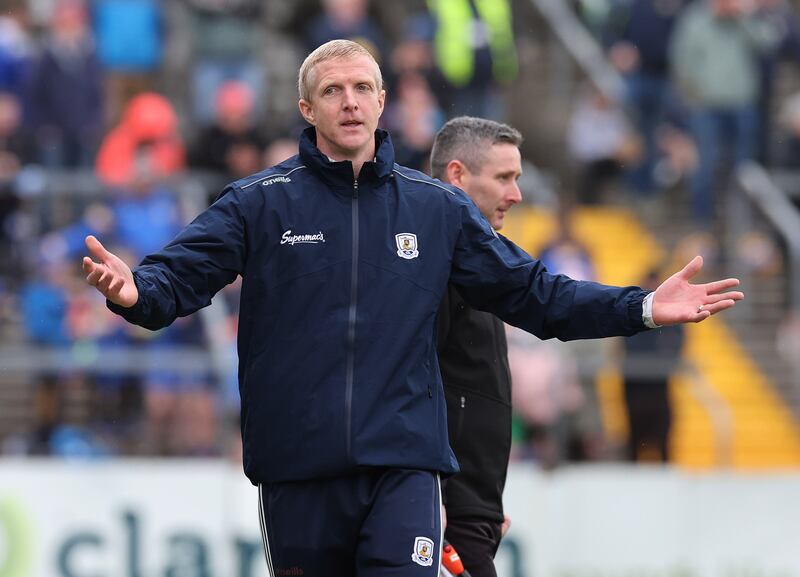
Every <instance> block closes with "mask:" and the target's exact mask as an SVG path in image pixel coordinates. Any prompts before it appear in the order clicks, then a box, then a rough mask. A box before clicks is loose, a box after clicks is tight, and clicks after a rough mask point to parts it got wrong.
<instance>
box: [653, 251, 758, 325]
mask: <svg viewBox="0 0 800 577" xmlns="http://www.w3.org/2000/svg"><path fill="white" fill-rule="evenodd" d="M702 268H703V257H701V256H696V257H694V258H693V259H692V260H691V262H690V263H689V264H687V265H686V266H685V267H683V270H681V271H679V272H676V273H675V274H674V275H672V276H671V277H669V278H668V279H667V280H665V281H664V282H663V283H661V285H659V287H658V288H657V289H656V292H655V295H653V322H654V323H656V324H657V325H674V324H679V323H699V322H700V321H703V320H705V319H707V318H708V317H710V316H711V315H713V314H716V313H718V312H720V311H724V310H725V309H729V308H731V307H732V306H733V305H735V304H736V301H740V300H742V299H743V298H744V293H742V292H739V291H730V292H724V291H726V290H728V289H730V288H733V287H735V286H738V285H739V279H735V278H728V279H725V280H718V281H714V282H710V283H706V284H691V283H690V282H689V280H690V279H691V278H692V277H694V276H695V275H696V274H697V273H698V272H700V269H702Z"/></svg>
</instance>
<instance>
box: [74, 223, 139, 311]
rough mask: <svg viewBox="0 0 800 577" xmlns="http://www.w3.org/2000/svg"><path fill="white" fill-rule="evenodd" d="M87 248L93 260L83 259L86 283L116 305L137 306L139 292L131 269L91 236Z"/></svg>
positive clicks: (87, 240)
mask: <svg viewBox="0 0 800 577" xmlns="http://www.w3.org/2000/svg"><path fill="white" fill-rule="evenodd" d="M86 248H88V249H89V254H91V255H92V256H91V258H90V257H88V256H85V257H83V272H84V273H85V274H86V282H88V283H89V284H90V285H92V286H93V287H95V288H97V290H98V291H100V293H102V295H103V296H104V297H106V298H107V299H108V300H110V301H111V302H112V303H114V304H116V305H119V306H122V307H125V308H130V307H132V306H133V305H135V304H136V301H138V300H139V291H138V289H137V288H136V283H135V282H133V273H132V272H131V269H130V267H129V266H128V265H126V264H125V263H124V262H123V261H122V259H120V258H119V257H118V256H117V255H115V254H113V253H110V252H108V251H107V250H106V249H105V247H104V246H103V245H102V244H100V241H99V240H97V239H96V238H95V237H93V236H91V235H90V236H87V237H86ZM92 259H94V260H92ZM95 260H97V261H99V262H95Z"/></svg>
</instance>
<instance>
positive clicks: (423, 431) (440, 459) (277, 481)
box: [83, 40, 743, 577]
mask: <svg viewBox="0 0 800 577" xmlns="http://www.w3.org/2000/svg"><path fill="white" fill-rule="evenodd" d="M298 85H299V92H300V101H299V107H300V112H301V113H302V115H303V117H304V118H305V119H306V120H307V121H308V123H309V124H310V125H311V126H310V127H309V128H307V129H306V130H305V132H304V133H303V135H302V137H301V139H300V146H299V150H300V153H299V154H298V155H297V156H294V157H292V158H290V159H288V160H286V161H284V162H282V163H280V164H278V165H276V166H274V167H271V168H268V169H266V170H264V171H262V172H259V173H257V174H254V175H252V176H250V177H247V178H244V179H241V180H238V181H236V182H234V183H231V184H230V185H229V186H227V187H226V188H225V190H224V191H223V193H222V194H221V195H220V197H219V198H218V199H217V200H216V202H214V204H213V205H211V206H210V207H209V208H208V209H206V210H205V211H204V212H203V213H201V214H200V215H199V216H198V217H197V218H196V219H195V220H194V221H193V222H192V223H190V224H189V225H188V226H187V227H186V228H185V229H184V230H183V231H182V232H181V233H179V234H178V236H177V237H176V238H175V239H174V240H173V241H172V242H170V243H169V244H168V245H167V246H166V247H164V248H163V249H162V250H161V251H159V252H157V253H155V254H152V255H149V256H148V257H146V258H145V259H144V260H143V261H142V263H141V264H140V265H139V266H138V267H136V269H135V270H134V271H131V270H130V269H129V268H128V266H127V265H126V264H125V263H124V262H122V261H121V260H120V259H119V258H117V257H116V256H114V255H113V254H111V253H109V252H108V251H106V250H105V249H104V248H103V247H102V245H101V244H100V242H99V241H98V240H97V239H94V238H88V239H87V248H88V249H89V252H90V254H91V258H89V257H86V258H84V260H83V268H84V271H85V273H86V278H87V281H88V282H89V283H90V284H91V285H94V286H96V287H97V288H98V290H100V292H102V293H103V294H104V295H105V296H106V297H107V299H108V301H109V307H110V308H111V309H112V310H113V311H115V312H117V313H118V314H120V315H122V316H123V317H124V318H125V319H127V320H128V321H130V322H133V323H136V324H139V325H141V326H144V327H147V328H150V329H158V328H160V327H163V326H166V325H168V324H170V323H171V322H172V321H174V320H175V318H176V317H179V316H185V315H189V314H191V313H193V312H195V311H197V310H198V309H200V308H202V307H204V306H206V305H208V304H209V303H210V302H211V298H212V297H213V296H214V295H215V294H216V293H217V292H218V291H219V290H220V289H221V288H222V287H224V286H225V285H226V284H229V283H230V282H232V281H233V280H234V279H235V278H236V277H237V275H241V276H242V289H241V290H242V297H241V307H240V312H239V336H238V351H239V383H240V392H241V399H242V440H243V448H244V469H245V474H246V475H247V476H248V478H249V479H250V480H251V481H252V482H253V484H254V485H256V486H257V487H258V490H259V512H260V515H261V529H262V535H263V538H264V546H265V552H266V556H267V564H268V567H269V570H270V573H271V575H273V576H275V575H295V574H298V575H299V574H302V575H304V577H323V576H324V577H353V576H357V577H384V576H385V577H389V576H392V577H394V576H403V577H406V576H408V577H413V576H423V575H424V576H429V577H433V576H435V575H436V574H437V573H438V566H439V560H440V556H441V542H442V535H441V531H442V523H441V517H440V487H439V479H440V476H441V475H451V474H453V473H455V472H456V471H457V470H458V466H457V464H456V460H455V458H454V456H453V453H452V451H451V450H450V447H449V444H448V438H447V425H446V412H445V401H444V394H443V391H442V385H441V377H440V375H439V365H438V360H437V355H436V347H435V344H434V333H435V321H436V314H437V310H438V308H439V304H440V302H441V299H442V297H443V296H444V293H445V291H446V289H447V284H448V282H452V283H453V284H454V285H455V286H457V287H459V289H460V291H461V293H462V295H463V296H464V298H465V299H466V300H467V302H469V303H470V304H471V305H472V306H474V307H477V308H482V309H486V310H488V311H491V312H492V313H494V314H496V315H497V316H499V317H500V318H502V319H504V320H505V321H507V322H509V323H512V324H515V325H517V326H520V327H522V328H524V329H526V330H528V331H530V332H532V333H534V334H537V335H539V336H541V337H542V338H549V337H558V338H562V339H575V338H593V337H603V336H611V335H624V334H633V333H636V332H638V331H641V330H644V329H645V328H646V326H647V325H646V323H653V322H655V323H656V324H669V323H677V322H690V321H700V320H702V319H704V318H706V317H708V316H709V315H710V314H712V313H715V312H718V311H721V310H723V309H726V308H728V307H731V306H733V305H734V302H735V301H736V300H738V299H740V298H742V297H743V295H742V294H741V293H739V292H729V293H722V292H721V291H724V290H726V289H728V288H730V287H733V286H735V285H736V284H738V281H736V280H735V279H729V280H726V281H720V282H718V283H711V284H707V285H692V284H690V283H689V282H688V281H689V279H690V278H691V276H692V275H693V274H695V273H696V272H697V271H699V269H700V266H701V264H702V263H701V261H700V259H699V258H698V259H696V260H694V261H692V263H690V265H688V266H687V268H686V269H684V270H683V271H681V272H680V273H678V274H677V275H675V276H673V277H672V278H670V279H669V280H667V281H666V282H665V283H664V284H663V285H661V286H660V287H659V288H658V290H657V291H655V293H654V294H655V296H654V297H651V296H649V295H648V293H647V292H646V291H643V290H641V289H639V288H637V287H627V288H618V287H609V286H603V285H599V284H594V283H585V282H577V281H573V280H571V279H568V278H566V277H563V276H554V275H551V274H549V273H547V271H546V270H544V267H543V266H542V265H541V263H539V262H538V261H536V260H534V259H532V258H531V257H530V256H528V255H527V254H525V253H524V252H523V251H522V250H520V249H519V248H517V247H516V246H515V245H513V244H512V243H510V242H509V241H507V240H505V239H504V238H502V237H500V236H498V235H497V234H496V233H495V232H494V230H493V229H492V228H491V226H490V225H489V224H488V223H487V222H486V220H485V219H484V218H483V217H482V216H481V214H480V212H479V211H478V209H477V208H476V207H475V205H474V204H473V203H472V201H470V200H469V198H468V197H467V196H466V195H465V194H464V193H463V192H462V191H460V190H459V189H457V188H454V187H451V186H449V185H444V184H442V183H440V182H438V181H435V180H433V179H431V178H429V177H428V176H426V175H424V174H422V173H419V172H416V171H413V170H409V169H406V168H404V167H402V166H398V165H396V164H395V163H394V153H393V149H392V144H391V139H390V138H389V135H388V134H387V133H386V132H385V131H383V130H378V129H377V125H378V118H379V117H380V115H381V113H382V112H383V106H384V99H385V92H384V90H383V82H382V78H381V72H380V68H379V67H378V65H377V63H376V62H375V60H374V59H373V58H372V56H371V55H370V53H369V52H368V51H367V50H365V49H364V48H363V47H361V46H360V45H358V44H356V43H353V42H350V41H345V40H336V41H332V42H329V43H327V44H324V45H322V46H320V47H319V48H317V49H316V50H314V51H313V52H312V53H311V54H310V55H309V56H308V57H307V58H306V60H305V61H304V62H303V65H302V66H301V68H300V73H299V81H298ZM701 306H702V307H703V308H702V309H700V308H699V307H701Z"/></svg>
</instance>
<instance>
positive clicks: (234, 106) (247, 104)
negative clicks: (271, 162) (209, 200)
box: [189, 81, 265, 182]
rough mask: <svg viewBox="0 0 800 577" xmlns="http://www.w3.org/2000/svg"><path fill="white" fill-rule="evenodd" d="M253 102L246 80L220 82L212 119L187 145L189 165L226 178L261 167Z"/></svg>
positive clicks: (262, 145) (261, 141) (261, 142)
mask: <svg viewBox="0 0 800 577" xmlns="http://www.w3.org/2000/svg"><path fill="white" fill-rule="evenodd" d="M254 105H255V94H254V93H253V91H252V90H251V89H250V88H249V87H248V86H247V85H246V84H244V83H241V82H236V81H230V82H226V83H224V84H222V85H221V86H220V87H219V88H218V89H217V93H216V106H215V110H214V112H215V114H214V117H215V118H214V122H213V123H211V124H209V125H207V126H205V127H204V128H203V129H202V130H201V131H200V134H199V135H198V137H197V139H196V140H195V142H194V144H193V146H192V147H191V152H190V154H189V164H190V166H192V167H193V168H200V169H204V170H209V171H212V172H215V173H217V174H219V175H221V176H224V178H225V179H226V182H227V181H230V180H237V179H239V178H242V177H244V176H247V175H248V174H252V173H253V172H256V171H258V170H259V169H261V168H262V165H261V157H262V155H263V153H264V148H265V142H264V139H263V137H262V136H261V133H260V131H259V130H258V129H257V128H256V126H255V116H254V112H255V109H254Z"/></svg>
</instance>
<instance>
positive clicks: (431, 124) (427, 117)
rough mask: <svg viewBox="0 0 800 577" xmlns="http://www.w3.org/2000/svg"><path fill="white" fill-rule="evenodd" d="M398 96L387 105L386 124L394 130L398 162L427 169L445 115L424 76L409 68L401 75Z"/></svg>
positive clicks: (409, 166)
mask: <svg viewBox="0 0 800 577" xmlns="http://www.w3.org/2000/svg"><path fill="white" fill-rule="evenodd" d="M395 90H396V91H397V98H395V99H393V100H392V101H391V102H390V103H389V105H388V106H387V107H386V115H385V118H386V120H385V127H386V129H387V130H389V131H390V132H391V133H392V135H393V136H392V138H393V141H394V149H395V157H396V159H397V162H398V163H400V164H402V165H403V166H407V167H408V168H413V169H415V170H422V171H423V172H427V168H428V160H429V159H428V157H429V156H430V152H431V146H432V145H433V139H434V136H435V135H436V131H437V130H438V129H439V128H440V127H441V126H442V124H443V123H444V120H445V117H444V113H443V112H442V110H441V109H440V108H439V105H438V104H437V102H436V98H435V97H434V95H433V93H432V92H431V88H430V86H429V85H428V81H427V80H426V79H425V77H424V76H422V75H421V74H418V73H415V72H406V73H404V74H402V75H401V76H399V77H398V78H397V84H396V86H395Z"/></svg>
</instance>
